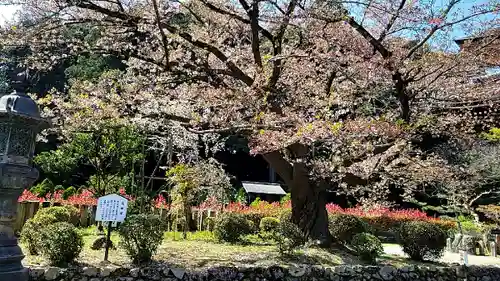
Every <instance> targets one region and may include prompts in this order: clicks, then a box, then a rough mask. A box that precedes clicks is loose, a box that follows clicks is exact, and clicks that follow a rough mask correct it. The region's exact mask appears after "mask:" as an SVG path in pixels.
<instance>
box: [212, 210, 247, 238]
mask: <svg viewBox="0 0 500 281" xmlns="http://www.w3.org/2000/svg"><path fill="white" fill-rule="evenodd" d="M250 233H252V224H251V223H250V221H249V220H247V219H246V218H245V217H244V216H242V215H240V214H237V213H223V214H221V215H220V216H219V217H217V219H216V220H215V226H214V235H215V238H216V239H217V240H219V241H224V242H230V243H234V242H238V241H240V240H241V237H242V236H243V235H247V234H250Z"/></svg>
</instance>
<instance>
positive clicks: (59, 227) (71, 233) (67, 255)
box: [40, 222, 83, 265]
mask: <svg viewBox="0 0 500 281" xmlns="http://www.w3.org/2000/svg"><path fill="white" fill-rule="evenodd" d="M41 238H42V240H41V242H40V244H41V245H40V246H41V252H42V254H43V255H44V256H46V257H47V259H48V260H49V261H50V263H51V264H52V265H66V264H68V263H71V262H73V261H74V260H75V259H76V258H77V257H78V255H80V252H81V251H82V248H83V238H82V236H81V234H80V233H79V232H78V231H77V229H76V228H75V227H74V226H73V225H72V224H69V223H67V222H57V223H54V224H51V225H48V226H46V227H44V228H43V230H42V231H41Z"/></svg>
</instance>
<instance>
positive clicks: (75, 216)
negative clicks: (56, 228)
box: [64, 205, 80, 226]
mask: <svg viewBox="0 0 500 281" xmlns="http://www.w3.org/2000/svg"><path fill="white" fill-rule="evenodd" d="M64 208H65V209H66V210H67V211H68V213H69V223H71V224H73V225H75V226H76V225H78V221H79V220H80V210H78V208H77V207H75V206H73V205H65V206H64Z"/></svg>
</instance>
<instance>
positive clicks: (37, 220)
mask: <svg viewBox="0 0 500 281" xmlns="http://www.w3.org/2000/svg"><path fill="white" fill-rule="evenodd" d="M56 222H57V218H56V217H55V216H54V215H51V214H38V213H37V215H36V216H35V217H33V218H31V219H29V220H27V221H26V223H25V224H24V226H23V228H22V230H21V242H22V243H23V244H24V245H25V246H26V247H27V248H28V251H29V253H30V254H31V255H38V254H39V251H40V247H41V246H40V243H41V241H42V237H41V232H42V230H43V228H45V227H47V226H49V225H51V224H53V223H56Z"/></svg>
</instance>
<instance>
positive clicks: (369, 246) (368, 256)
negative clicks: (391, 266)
mask: <svg viewBox="0 0 500 281" xmlns="http://www.w3.org/2000/svg"><path fill="white" fill-rule="evenodd" d="M350 245H351V247H352V248H353V249H354V250H355V251H356V252H357V253H358V255H359V256H360V257H361V259H362V260H364V261H366V262H369V263H375V261H376V259H377V257H379V256H380V255H381V254H383V253H384V248H383V247H382V242H380V240H379V239H378V238H377V237H376V236H375V235H372V234H370V233H366V232H363V233H358V234H355V235H354V236H353V237H352V240H351V243H350Z"/></svg>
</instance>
